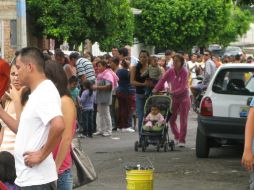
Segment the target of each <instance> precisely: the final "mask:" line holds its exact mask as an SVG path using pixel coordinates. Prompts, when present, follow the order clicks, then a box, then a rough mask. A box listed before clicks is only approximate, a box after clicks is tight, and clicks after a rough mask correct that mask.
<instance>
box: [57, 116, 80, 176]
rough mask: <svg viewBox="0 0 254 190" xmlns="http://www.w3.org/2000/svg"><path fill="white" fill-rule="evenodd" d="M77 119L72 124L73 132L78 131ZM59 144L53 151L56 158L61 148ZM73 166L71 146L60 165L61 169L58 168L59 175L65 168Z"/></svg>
mask: <svg viewBox="0 0 254 190" xmlns="http://www.w3.org/2000/svg"><path fill="white" fill-rule="evenodd" d="M76 123H77V122H76V121H75V122H74V123H73V126H72V130H73V134H74V133H75V131H76ZM59 145H60V144H58V145H57V146H56V148H55V150H54V151H53V157H54V160H55V159H56V156H57V153H58V150H59ZM71 166H72V158H71V146H70V148H69V150H68V152H67V154H66V157H65V159H64V161H63V163H62V165H61V166H60V168H59V170H58V175H59V174H62V173H63V172H64V171H65V170H68V169H70V168H71Z"/></svg>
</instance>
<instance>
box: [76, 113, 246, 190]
mask: <svg viewBox="0 0 254 190" xmlns="http://www.w3.org/2000/svg"><path fill="white" fill-rule="evenodd" d="M196 127H197V122H196V115H195V114H194V113H191V114H190V116H189V126H188V135H187V146H186V148H176V150H175V151H173V152H170V151H169V152H163V150H162V151H161V152H156V148H155V147H153V146H151V147H150V146H149V147H148V150H147V152H141V151H139V152H135V151H134V142H135V141H136V140H137V137H138V135H137V133H119V132H115V133H113V135H112V137H111V138H110V137H101V136H100V137H95V138H93V139H88V138H86V139H82V140H81V141H82V147H83V148H84V150H86V152H87V153H88V155H89V156H90V157H91V159H92V161H93V163H94V166H95V168H96V171H97V174H98V179H97V180H96V181H95V182H93V183H91V184H88V185H87V186H84V187H82V188H79V190H82V189H85V190H125V189H126V181H125V169H124V167H125V165H128V164H134V165H136V164H143V165H147V164H148V161H147V160H150V161H151V162H152V163H153V165H154V168H155V171H154V190H166V189H174V190H187V189H190V188H192V189H193V190H204V189H205V190H215V189H216V190H225V189H231V190H245V189H246V190H247V189H248V173H247V172H245V171H244V170H243V168H242V167H241V165H240V160H241V153H242V148H241V147H239V146H228V147H223V148H221V149H212V152H211V153H212V154H211V156H210V158H209V159H197V158H196V156H195V148H194V147H195V136H196V134H195V133H196Z"/></svg>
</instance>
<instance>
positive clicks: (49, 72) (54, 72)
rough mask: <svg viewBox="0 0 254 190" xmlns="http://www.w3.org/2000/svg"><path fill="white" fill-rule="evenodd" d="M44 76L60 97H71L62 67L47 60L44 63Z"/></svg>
mask: <svg viewBox="0 0 254 190" xmlns="http://www.w3.org/2000/svg"><path fill="white" fill-rule="evenodd" d="M45 74H46V77H47V78H48V79H50V80H51V81H52V82H53V83H54V84H55V86H56V88H57V90H58V92H59V94H60V97H62V96H64V95H67V96H69V97H71V95H70V92H69V90H68V87H67V86H68V79H67V76H66V74H65V72H64V70H63V67H62V66H61V65H60V64H59V63H57V62H55V61H52V60H48V61H46V63H45Z"/></svg>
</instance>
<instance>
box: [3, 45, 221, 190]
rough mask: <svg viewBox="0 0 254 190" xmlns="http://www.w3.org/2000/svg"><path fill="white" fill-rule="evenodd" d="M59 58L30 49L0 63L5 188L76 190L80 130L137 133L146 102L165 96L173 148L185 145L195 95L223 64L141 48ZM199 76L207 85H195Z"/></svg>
mask: <svg viewBox="0 0 254 190" xmlns="http://www.w3.org/2000/svg"><path fill="white" fill-rule="evenodd" d="M55 52H56V54H55V56H52V55H50V54H49V53H48V51H46V52H45V51H43V52H42V51H41V50H39V49H37V48H32V47H28V48H23V49H21V50H20V51H18V52H17V53H16V57H15V60H14V62H13V63H12V64H11V65H9V64H8V63H6V62H5V61H3V60H1V59H0V68H1V69H0V71H1V72H3V74H1V75H0V77H2V78H0V80H1V83H0V96H1V106H0V119H1V133H0V151H2V152H0V158H1V153H3V157H6V158H3V160H5V159H7V157H8V156H10V157H12V155H13V156H14V158H15V167H14V168H15V169H16V171H15V172H14V173H15V176H14V177H13V178H15V184H14V180H13V178H12V180H10V181H7V182H6V185H8V184H12V185H13V186H14V187H15V188H18V189H34V188H35V187H36V188H38V189H61V190H62V189H67V190H69V189H72V175H71V164H72V158H71V155H70V151H71V142H72V139H73V137H74V135H75V133H76V129H77V131H78V133H79V134H78V137H79V138H93V137H94V136H103V137H109V136H111V135H112V133H113V131H114V130H116V131H120V132H135V130H137V131H138V132H140V131H141V130H142V127H143V126H142V125H143V118H145V117H146V115H145V113H144V106H145V101H146V99H147V97H148V96H150V95H152V94H153V93H157V92H158V91H161V90H162V91H168V92H169V94H170V96H171V97H172V115H171V117H170V119H169V126H170V128H171V132H172V134H173V136H174V140H175V144H177V145H178V146H179V147H184V146H185V143H186V135H187V126H188V114H189V110H190V105H191V99H190V93H191V92H192V94H193V95H195V94H196V91H198V90H200V89H203V88H205V87H206V86H207V85H208V84H209V81H210V79H211V77H212V76H213V74H214V72H215V70H216V68H217V67H219V66H220V63H219V62H220V60H218V59H216V60H215V59H213V57H212V55H211V53H210V52H209V51H205V52H204V55H200V54H195V53H194V54H193V55H191V59H190V60H189V56H188V55H187V54H185V53H183V52H177V53H176V52H174V51H170V50H167V51H166V52H165V56H164V57H161V58H157V57H154V56H150V55H149V52H148V51H146V50H142V51H140V54H139V57H138V58H135V57H134V56H131V55H130V47H129V46H126V47H123V48H120V49H118V48H115V47H114V48H112V55H113V56H111V55H109V54H107V55H105V56H98V57H93V56H92V54H91V53H89V52H86V54H85V55H86V58H85V57H82V56H81V55H80V54H79V53H78V52H73V53H71V54H70V55H69V56H66V55H64V53H63V52H62V51H61V50H60V49H58V50H57V51H55ZM216 62H217V63H216ZM2 68H3V69H2ZM197 73H199V74H203V75H204V80H203V81H202V83H201V84H197V85H192V84H190V78H195V74H197ZM155 112H156V111H155ZM156 113H157V112H156ZM178 114H179V115H180V126H179V127H178V126H177V124H176V119H177V116H178ZM136 115H137V121H138V124H137V126H136V118H135V116H136ZM163 120H164V119H163ZM6 151H7V153H5V152H6ZM0 161H1V159H0ZM1 164H2V163H1V162H0V171H1ZM0 173H1V172H0ZM2 179H5V178H2V176H1V175H0V180H2ZM4 182H5V181H4ZM0 185H1V184H0Z"/></svg>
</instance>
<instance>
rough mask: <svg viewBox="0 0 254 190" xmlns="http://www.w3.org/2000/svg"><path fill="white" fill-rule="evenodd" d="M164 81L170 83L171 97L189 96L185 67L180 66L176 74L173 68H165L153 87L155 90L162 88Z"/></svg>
mask: <svg viewBox="0 0 254 190" xmlns="http://www.w3.org/2000/svg"><path fill="white" fill-rule="evenodd" d="M166 81H167V82H168V83H170V84H171V93H172V95H173V98H177V99H178V98H186V97H187V96H189V87H188V71H187V69H186V68H185V67H182V69H181V70H180V72H179V74H178V75H177V74H176V72H175V69H174V68H170V69H169V70H167V71H166V73H165V74H164V75H163V76H162V78H161V79H160V80H159V82H158V83H157V85H156V86H155V87H154V89H155V90H156V91H160V90H162V89H163V88H164V83H165V82H166Z"/></svg>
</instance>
